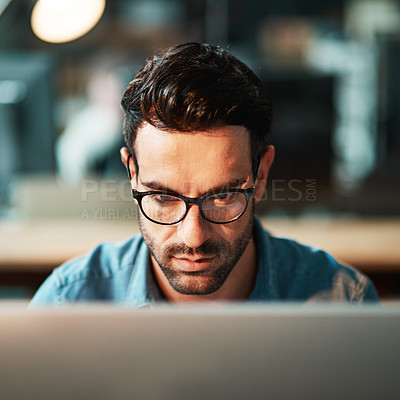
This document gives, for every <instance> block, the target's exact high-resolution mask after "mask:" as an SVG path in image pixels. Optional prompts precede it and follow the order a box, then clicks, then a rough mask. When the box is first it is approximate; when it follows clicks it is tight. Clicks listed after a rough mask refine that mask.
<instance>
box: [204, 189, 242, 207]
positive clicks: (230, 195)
mask: <svg viewBox="0 0 400 400" xmlns="http://www.w3.org/2000/svg"><path fill="white" fill-rule="evenodd" d="M237 196H238V194H237V193H235V192H223V193H217V194H214V195H212V196H210V197H209V198H208V200H209V201H211V202H213V203H214V204H216V205H225V204H230V203H232V202H234V201H235V200H236V199H237Z"/></svg>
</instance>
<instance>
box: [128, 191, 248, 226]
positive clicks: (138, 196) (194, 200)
mask: <svg viewBox="0 0 400 400" xmlns="http://www.w3.org/2000/svg"><path fill="white" fill-rule="evenodd" d="M254 191H255V188H254V187H251V188H248V189H230V190H224V191H222V192H216V193H210V194H206V195H205V196H202V197H186V196H182V195H178V194H176V193H173V192H168V191H165V190H150V191H147V192H138V191H137V190H135V189H132V197H133V198H134V199H135V200H136V201H137V202H138V204H139V208H140V211H141V212H142V214H143V215H144V216H145V217H146V218H147V219H148V220H149V221H151V222H154V223H155V224H159V225H174V224H177V223H179V222H181V221H182V220H184V219H185V217H186V215H187V214H188V212H189V208H190V205H191V204H197V205H198V206H199V210H200V214H201V216H202V217H203V218H204V219H205V220H206V221H208V222H211V223H213V224H218V225H222V224H229V223H230V222H233V221H236V220H238V219H239V218H240V217H241V216H242V215H243V214H244V213H245V212H246V210H247V206H248V204H249V199H250V197H251V196H253V195H254ZM224 193H243V194H244V195H245V197H246V206H245V207H244V209H243V211H242V212H241V213H240V214H239V215H238V216H237V217H235V218H234V219H231V220H230V221H226V222H216V221H213V220H211V219H209V218H207V217H206V216H205V215H204V212H203V202H204V201H205V200H207V198H208V197H212V196H215V195H219V194H224ZM154 194H161V195H167V196H172V197H176V198H178V199H180V200H183V201H184V202H185V204H186V211H185V213H184V214H183V216H182V217H181V218H180V219H178V220H177V221H175V222H160V221H155V220H154V219H152V218H150V217H149V216H148V215H147V214H146V213H145V212H144V210H143V207H142V200H143V197H145V196H148V195H154Z"/></svg>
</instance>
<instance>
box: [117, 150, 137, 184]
mask: <svg viewBox="0 0 400 400" xmlns="http://www.w3.org/2000/svg"><path fill="white" fill-rule="evenodd" d="M120 153H121V161H122V164H124V165H125V168H126V169H127V170H128V165H127V163H128V158H129V171H130V174H131V185H132V187H133V182H136V178H137V177H136V168H135V164H134V162H133V160H132V157H129V156H130V154H131V153H130V151H129V150H128V148H126V147H122V148H121V150H120Z"/></svg>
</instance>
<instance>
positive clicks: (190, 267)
mask: <svg viewBox="0 0 400 400" xmlns="http://www.w3.org/2000/svg"><path fill="white" fill-rule="evenodd" d="M214 258H215V256H211V257H202V258H190V257H173V262H174V264H175V265H176V266H177V267H178V269H180V270H183V271H188V272H193V271H202V270H204V269H206V268H207V267H208V266H209V265H210V264H211V263H212V262H213V260H214Z"/></svg>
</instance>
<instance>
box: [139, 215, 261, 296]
mask: <svg viewBox="0 0 400 400" xmlns="http://www.w3.org/2000/svg"><path fill="white" fill-rule="evenodd" d="M143 218H145V217H144V216H143V215H141V214H139V226H140V230H141V232H142V235H143V238H144V240H145V242H146V244H147V246H148V248H149V250H150V253H151V254H152V256H153V258H154V259H155V260H156V262H157V264H158V266H159V267H160V269H161V271H162V272H163V274H164V276H165V277H166V278H167V280H168V282H169V284H170V285H171V287H172V288H173V289H174V290H175V291H176V292H178V293H180V294H184V295H207V294H211V293H214V292H216V291H217V290H218V289H219V288H220V287H221V286H222V285H223V283H224V282H225V280H226V279H227V277H228V276H229V274H230V273H231V271H232V270H233V268H234V267H235V265H236V264H237V263H238V261H239V260H240V258H241V256H242V255H243V253H244V251H245V250H246V247H247V245H248V243H249V241H250V239H251V237H252V234H253V219H254V218H253V213H252V212H251V213H249V220H248V222H247V224H246V226H245V229H244V230H243V232H242V233H241V234H240V235H239V236H238V237H237V238H236V239H235V240H234V242H233V243H229V242H228V241H226V240H219V241H217V240H212V239H208V240H206V241H205V242H204V243H203V244H202V245H201V246H200V247H197V248H191V247H188V246H187V245H185V244H184V243H173V244H169V245H164V246H163V245H158V244H157V243H156V241H155V240H154V239H153V238H152V237H151V235H150V234H149V232H148V231H147V229H146V228H145V224H143V222H142V221H143V220H142V219H143ZM183 255H188V256H193V255H196V256H202V257H212V256H215V261H216V263H217V265H216V266H213V267H212V268H206V269H205V270H202V271H190V272H189V271H179V270H176V269H174V268H173V267H172V266H171V263H172V259H173V257H174V256H183Z"/></svg>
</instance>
